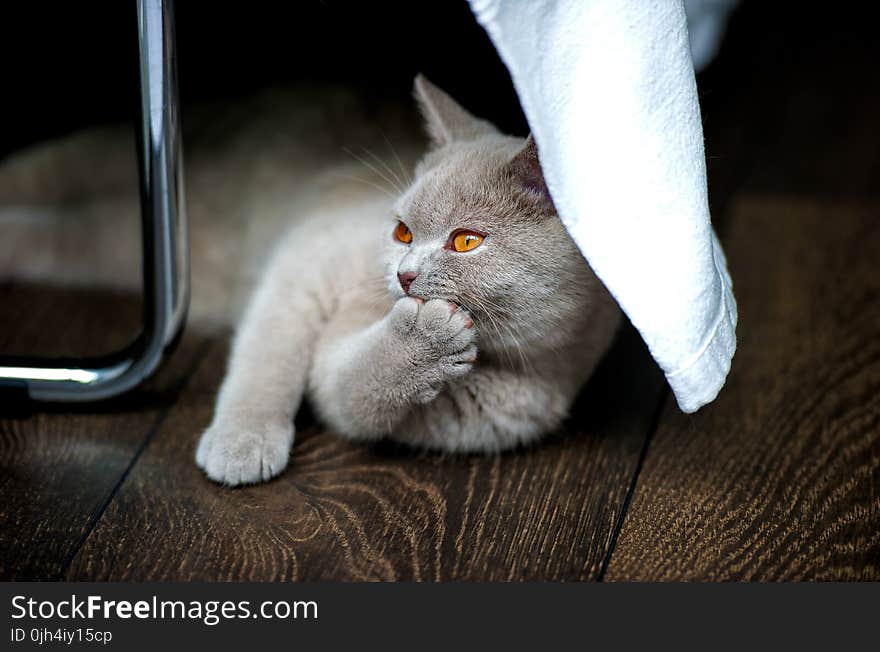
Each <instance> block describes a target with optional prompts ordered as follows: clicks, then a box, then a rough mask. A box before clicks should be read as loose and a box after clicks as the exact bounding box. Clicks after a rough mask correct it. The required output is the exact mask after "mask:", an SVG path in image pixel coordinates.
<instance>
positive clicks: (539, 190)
mask: <svg viewBox="0 0 880 652" xmlns="http://www.w3.org/2000/svg"><path fill="white" fill-rule="evenodd" d="M507 169H508V170H509V171H510V173H511V174H512V175H513V178H514V179H515V180H516V181H517V182H518V183H519V184H520V185H521V186H522V187H523V188H525V189H526V190H529V191H530V192H532V193H534V194H536V195H538V196H539V197H540V198H541V199H542V200H544V201H546V202H547V203H548V204H550V206H552V205H553V200H552V199H551V198H550V191H549V190H547V183H546V181H544V172H543V171H542V170H541V161H540V160H539V159H538V144H537V143H536V142H535V137H534V136H532V134H529V137H528V138H526V143H525V145H523V147H522V149H520V150H519V152H517V153H516V155H515V156H514V157H513V158H512V159H511V160H510V162H509V163H508V164H507Z"/></svg>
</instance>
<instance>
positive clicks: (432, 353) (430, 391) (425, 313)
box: [390, 297, 477, 401]
mask: <svg viewBox="0 0 880 652" xmlns="http://www.w3.org/2000/svg"><path fill="white" fill-rule="evenodd" d="M390 319H391V324H392V327H393V329H394V331H395V333H396V335H397V338H398V339H399V341H400V344H401V347H402V348H403V349H404V354H405V355H406V356H407V358H408V359H409V361H410V362H411V364H412V366H413V368H414V370H415V372H416V376H417V377H419V378H420V379H421V380H423V381H424V383H425V385H426V387H425V389H424V391H422V392H421V396H420V399H421V400H422V401H428V400H431V399H433V398H434V397H435V396H436V395H437V393H438V392H439V390H440V386H441V385H442V384H443V383H444V382H446V381H448V380H451V379H453V378H460V377H461V376H464V375H465V374H467V373H468V372H469V371H470V370H471V368H472V367H473V365H474V363H475V362H476V360H477V345H476V344H475V343H474V340H475V339H476V332H475V329H474V323H473V321H472V320H471V318H470V316H469V315H468V314H467V312H466V311H465V310H463V309H462V308H460V307H459V306H457V305H455V304H454V303H452V302H451V301H446V300H444V299H431V300H430V301H422V300H420V299H413V298H411V297H406V298H403V299H400V300H399V301H398V302H397V303H396V304H395V305H394V307H393V308H392V310H391V314H390Z"/></svg>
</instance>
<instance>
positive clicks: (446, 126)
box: [413, 73, 497, 147]
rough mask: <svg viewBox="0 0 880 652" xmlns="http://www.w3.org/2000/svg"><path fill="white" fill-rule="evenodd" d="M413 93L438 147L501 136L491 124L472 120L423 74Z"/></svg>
mask: <svg viewBox="0 0 880 652" xmlns="http://www.w3.org/2000/svg"><path fill="white" fill-rule="evenodd" d="M413 93H414V94H415V96H416V100H417V101H418V103H419V108H420V109H421V111H422V116H423V117H424V119H425V127H426V129H427V131H428V136H429V137H430V139H431V144H432V145H433V146H434V147H443V146H444V145H448V144H449V143H451V142H454V141H457V140H474V139H475V138H479V137H480V136H483V135H485V134H490V133H497V129H495V127H494V126H492V125H491V124H490V123H489V122H486V121H485V120H480V119H479V118H476V117H474V116H472V115H471V114H470V113H468V112H467V111H466V110H465V109H464V108H462V106H461V105H460V104H459V103H458V102H456V101H455V100H453V99H452V98H451V97H450V96H449V95H448V94H446V93H445V92H444V91H442V90H440V89H439V88H437V87H436V86H434V84H432V83H431V82H429V81H428V80H427V78H426V77H425V76H424V75H422V74H421V73H420V74H418V75H416V80H415V83H414V84H413Z"/></svg>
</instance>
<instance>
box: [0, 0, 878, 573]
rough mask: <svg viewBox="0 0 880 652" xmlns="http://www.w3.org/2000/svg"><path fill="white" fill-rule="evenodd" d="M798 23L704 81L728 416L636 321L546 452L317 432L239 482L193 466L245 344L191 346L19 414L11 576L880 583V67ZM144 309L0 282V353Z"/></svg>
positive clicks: (6, 462) (9, 443) (746, 28)
mask: <svg viewBox="0 0 880 652" xmlns="http://www.w3.org/2000/svg"><path fill="white" fill-rule="evenodd" d="M783 19H784V17H781V16H780V17H775V18H774V17H770V19H766V20H763V21H761V22H762V23H763V26H764V28H765V29H764V31H763V32H760V31H759V32H755V31H754V26H753V23H749V22H748V21H750V20H751V21H755V18H754V16H753V15H750V14H744V15H742V16H740V17H738V18H737V22H735V23H734V25H733V28H732V30H731V34H730V41H729V43H728V45H727V47H726V48H725V51H724V53H723V56H722V57H721V59H720V60H719V61H718V62H717V63H716V65H714V66H713V67H712V68H711V69H710V70H709V71H708V72H707V73H706V74H705V75H704V76H703V77H702V78H701V80H700V87H701V93H702V100H703V108H704V123H705V128H706V137H707V147H708V154H709V171H710V195H711V197H712V205H713V213H714V216H715V222H716V225H717V227H718V229H719V231H720V233H721V236H722V241H723V243H724V246H725V249H726V251H727V255H728V259H729V263H730V267H731V273H732V276H733V279H734V285H735V292H736V295H737V298H738V301H739V308H740V322H739V327H738V336H739V342H738V351H737V354H736V358H735V360H734V365H733V369H732V372H731V375H730V378H729V381H728V384H727V386H726V387H725V389H724V390H723V391H722V393H721V395H720V396H719V398H718V400H717V401H716V402H715V403H713V404H712V405H710V406H708V407H706V408H704V409H703V410H701V411H700V412H699V413H697V414H696V415H690V416H689V415H684V414H682V413H680V412H679V411H678V409H677V407H676V406H675V402H674V400H673V399H672V397H671V396H670V395H669V392H668V390H667V389H666V386H665V384H664V382H663V379H662V376H661V374H660V373H659V372H658V371H657V369H656V368H655V366H654V365H653V363H652V361H651V359H650V357H649V356H648V355H647V353H646V352H645V350H644V347H643V346H642V344H641V342H640V340H639V339H638V337H637V336H636V335H635V334H634V332H633V331H632V330H631V329H625V330H624V331H623V332H622V333H621V334H620V337H619V338H618V340H617V342H616V344H615V346H614V348H613V350H612V351H611V352H610V353H609V355H608V356H607V358H606V360H605V361H604V363H603V365H602V367H601V368H600V370H599V371H598V373H597V374H596V376H595V377H594V379H593V380H592V381H591V383H590V385H589V387H588V388H587V390H586V391H585V392H584V394H583V397H582V399H581V400H580V401H579V403H578V405H577V406H576V409H575V410H574V413H573V415H572V417H571V419H570V420H569V422H568V424H567V425H566V427H565V428H564V431H563V432H560V433H558V434H557V435H554V436H552V437H550V438H548V439H547V440H546V441H545V442H543V443H542V444H540V445H538V446H536V447H534V448H531V449H528V450H525V451H518V452H515V453H510V454H505V455H501V456H497V457H491V458H486V457H442V456H437V455H426V454H413V453H411V452H409V451H407V450H404V449H401V448H397V447H394V446H391V445H380V446H376V447H372V448H368V447H363V446H355V445H352V444H347V443H343V442H342V441H340V440H338V439H337V438H335V437H334V436H333V435H332V434H331V433H327V432H325V431H324V430H322V429H321V428H320V427H319V426H317V425H316V424H314V423H313V422H312V421H311V420H310V419H309V418H308V417H307V416H305V417H304V418H302V419H301V420H300V423H299V431H298V435H297V437H298V439H297V443H296V446H295V449H294V452H293V457H292V460H291V464H290V467H289V469H288V470H287V472H286V473H285V474H284V475H283V476H282V477H281V478H279V479H278V480H276V481H274V482H271V483H269V484H266V485H262V486H257V487H252V488H244V489H236V490H229V489H224V488H221V487H217V486H215V485H213V484H212V483H210V482H209V481H207V480H206V479H205V478H204V477H203V476H202V474H201V473H200V472H199V471H198V469H197V468H196V467H195V464H194V463H193V454H194V448H195V443H196V440H197V437H198V435H199V433H200V430H201V429H202V428H204V427H205V425H206V424H207V423H208V421H209V419H210V416H211V409H212V404H213V400H214V395H215V392H216V390H217V387H218V384H219V382H220V379H221V376H222V374H223V368H224V361H225V355H226V351H227V343H226V341H225V338H208V337H204V336H200V335H199V334H197V333H193V332H188V333H187V334H186V336H185V337H184V338H183V341H182V343H181V345H180V347H179V348H178V350H177V351H176V353H175V354H174V356H173V358H172V359H171V360H170V362H169V364H168V365H167V366H166V367H165V368H163V369H162V371H161V372H160V373H159V374H158V375H157V376H156V378H154V379H153V380H151V381H150V382H149V383H148V384H147V385H146V386H145V387H143V388H141V389H138V390H137V391H136V392H134V393H133V394H131V395H129V396H127V397H124V398H122V399H119V400H116V401H113V402H110V403H107V404H103V405H100V406H97V407H96V406H91V407H76V408H70V407H64V406H60V407H52V408H45V407H40V406H28V405H26V404H23V403H21V402H20V401H19V400H17V399H16V398H15V397H13V396H4V398H2V399H0V401H2V413H3V414H4V415H5V416H4V418H2V419H0V496H2V499H0V578H2V579H77V580H95V579H97V580H329V579H334V580H434V579H442V580H456V579H457V580H523V579H536V580H539V579H540V580H606V581H611V580H613V581H618V580H804V579H810V580H856V579H859V580H869V579H870V580H880V183H878V182H880V127H878V116H880V84H878V80H877V76H876V71H875V69H874V65H875V64H876V61H878V60H880V56H878V54H880V52H878V46H876V45H874V41H873V39H872V38H870V37H869V36H865V37H864V38H857V37H847V38H841V37H836V36H835V35H834V33H833V30H831V32H830V33H829V32H828V31H827V30H822V29H819V26H818V25H817V27H816V30H815V33H811V34H807V35H801V36H799V37H797V38H795V37H786V36H785V34H784V29H783V27H784V26H783V25H781V24H775V23H774V22H773V21H774V20H777V21H781V20H783ZM756 33H757V34H759V35H760V34H763V36H762V37H761V38H758V37H756ZM138 309H139V307H138V302H137V300H136V298H133V297H127V296H124V295H117V296H108V295H105V294H99V293H96V292H78V293H71V292H60V291H57V290H49V289H47V288H34V287H30V288H13V287H9V286H6V287H3V286H0V311H2V312H0V350H2V351H16V352H22V351H24V350H26V349H30V350H42V351H47V352H54V349H53V348H52V347H56V346H57V342H56V341H55V339H54V338H50V337H48V336H47V335H46V328H45V324H46V323H47V320H50V321H51V320H60V321H61V322H62V323H63V325H64V332H65V342H66V343H67V345H70V346H74V347H80V349H79V350H82V348H81V347H99V348H100V347H112V346H113V345H114V344H115V343H117V342H119V341H121V340H123V339H124V338H125V336H126V334H127V333H128V332H130V328H131V324H132V323H133V322H134V321H136V319H137V315H138ZM96 333H100V336H97V335H96Z"/></svg>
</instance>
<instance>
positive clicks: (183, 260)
mask: <svg viewBox="0 0 880 652" xmlns="http://www.w3.org/2000/svg"><path fill="white" fill-rule="evenodd" d="M172 5H173V3H172V1H171V0H137V13H138V43H139V54H140V95H141V107H140V122H139V124H138V155H139V168H140V184H141V221H142V229H143V249H144V256H143V273H144V328H143V331H142V332H141V333H140V335H139V336H138V338H137V339H136V341H135V342H134V343H133V344H132V345H131V346H130V347H128V348H127V349H126V350H124V351H120V352H119V353H116V354H112V355H110V356H105V357H103V358H96V359H85V360H84V359H80V360H52V359H35V358H13V357H0V387H18V388H23V389H25V390H26V391H27V394H28V395H29V396H30V397H31V398H33V399H36V400H40V401H96V400H100V399H105V398H110V397H112V396H115V395H117V394H121V393H122V392H125V391H127V390H129V389H132V388H133V387H135V386H137V385H138V384H139V383H140V382H141V381H143V380H144V379H145V378H146V377H147V376H149V375H150V374H151V373H153V372H154V371H155V370H156V368H157V367H158V366H159V363H160V362H161V360H162V358H163V356H164V354H165V353H166V351H167V350H168V348H169V347H170V346H172V345H173V343H174V342H175V340H176V338H177V336H178V334H179V333H180V332H181V330H182V328H183V324H184V321H185V320H186V312H187V309H188V306H189V252H188V245H187V229H186V213H185V210H184V195H183V166H182V158H181V148H180V120H179V106H178V96H177V72H176V65H175V64H176V62H175V53H174V25H173V6H172Z"/></svg>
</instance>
